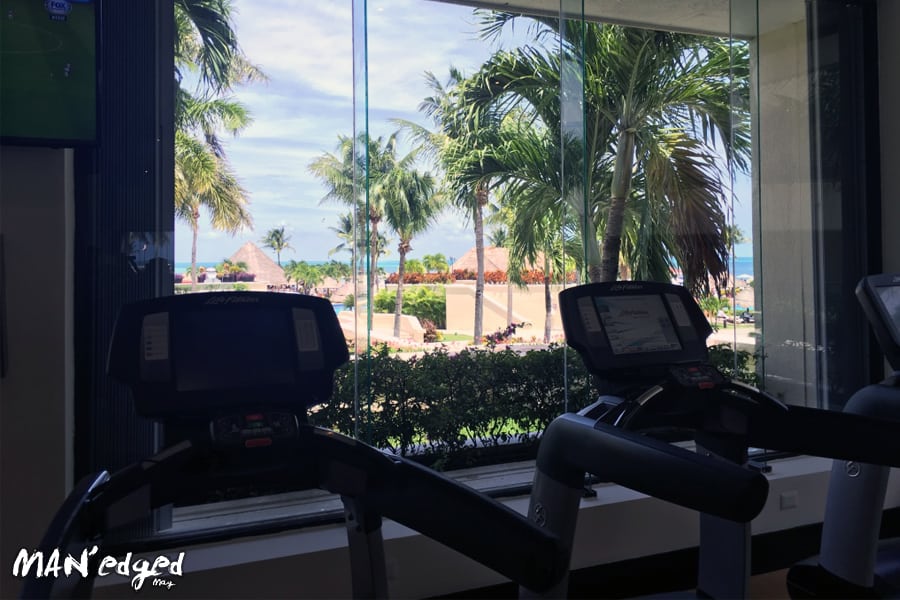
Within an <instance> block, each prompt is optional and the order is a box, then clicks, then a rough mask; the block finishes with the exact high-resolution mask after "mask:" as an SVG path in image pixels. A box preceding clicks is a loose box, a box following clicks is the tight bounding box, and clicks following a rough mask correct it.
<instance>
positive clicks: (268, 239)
mask: <svg viewBox="0 0 900 600" xmlns="http://www.w3.org/2000/svg"><path fill="white" fill-rule="evenodd" d="M290 240H291V236H289V235H285V234H284V226H283V225H282V226H281V227H275V228H273V229H270V230H269V232H268V233H267V234H266V236H265V237H264V238H263V239H262V245H263V246H265V247H266V248H270V249H272V250H273V251H274V252H275V256H276V258H277V260H278V266H279V267H280V266H281V253H282V252H283V251H284V250H287V249H288V248H290V249H291V250H293V247H292V246H291V245H290V243H289V242H290Z"/></svg>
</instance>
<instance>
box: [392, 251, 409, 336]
mask: <svg viewBox="0 0 900 600" xmlns="http://www.w3.org/2000/svg"><path fill="white" fill-rule="evenodd" d="M410 250H412V248H410V247H409V243H408V242H405V241H404V240H400V245H399V246H398V247H397V252H398V253H399V254H400V264H399V265H397V300H396V301H395V302H394V337H396V338H398V337H400V317H401V315H402V314H403V275H404V273H406V253H407V252H409V251H410Z"/></svg>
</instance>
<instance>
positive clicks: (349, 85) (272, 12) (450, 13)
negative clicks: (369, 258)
mask: <svg viewBox="0 0 900 600" xmlns="http://www.w3.org/2000/svg"><path fill="white" fill-rule="evenodd" d="M234 5H235V8H236V14H235V18H234V22H235V29H236V31H237V35H238V40H239V41H240V44H241V46H242V47H243V49H244V52H245V53H246V55H247V56H248V58H249V59H250V60H251V61H252V62H253V63H255V64H257V65H258V66H260V67H261V68H262V69H263V71H265V73H266V74H267V75H268V76H269V79H270V80H269V82H268V83H260V84H254V85H251V86H248V87H244V88H242V89H239V90H237V91H236V93H235V94H234V96H235V97H236V99H237V100H239V101H241V102H242V103H244V104H245V105H246V106H247V107H248V109H249V110H250V112H251V114H252V115H253V118H254V122H253V124H252V125H251V126H250V127H249V128H247V129H246V130H244V131H243V132H241V133H240V135H239V136H238V137H237V138H231V139H229V140H227V143H226V149H227V153H228V156H229V158H230V160H231V163H232V165H233V167H234V169H235V171H236V173H237V175H238V177H239V179H240V180H241V183H242V185H243V186H244V188H245V189H246V190H248V192H249V195H250V202H251V204H250V209H251V212H252V214H253V218H254V229H253V230H252V231H244V232H241V233H238V234H237V235H236V236H234V237H232V236H230V235H229V234H226V233H222V232H217V231H213V230H212V228H211V227H210V225H209V223H208V221H207V220H206V217H205V215H204V216H202V217H201V226H200V238H199V242H198V260H199V261H201V262H213V261H216V262H217V261H220V260H222V259H223V258H226V257H228V256H230V255H231V254H233V253H234V252H235V251H236V250H237V249H238V248H239V247H240V246H241V245H243V244H244V243H245V242H247V241H253V242H255V243H257V244H260V239H261V238H262V237H263V236H264V235H265V233H266V232H267V231H269V230H270V229H272V228H274V227H282V226H283V227H284V228H285V232H286V233H287V234H288V235H289V236H291V239H290V243H291V245H292V246H293V248H294V249H293V250H288V251H286V252H285V253H282V260H283V261H284V260H291V259H293V260H325V259H327V258H329V257H328V251H329V250H330V249H331V248H333V247H335V246H336V245H337V244H338V243H339V240H338V238H337V236H336V235H335V234H334V232H332V231H331V230H329V229H328V228H329V227H334V226H336V225H337V221H338V216H339V215H340V214H341V213H342V212H346V209H345V208H344V207H343V206H340V205H336V204H321V202H320V201H321V200H322V198H323V197H324V195H325V193H326V190H325V188H324V187H323V186H322V185H321V184H320V183H319V181H318V180H317V179H316V178H314V177H313V176H312V175H311V174H310V173H309V171H308V169H307V167H308V165H309V164H310V162H312V160H313V159H315V158H316V157H317V156H320V155H321V154H322V153H324V152H333V151H334V150H335V146H336V144H337V140H338V136H339V135H350V134H351V133H352V131H353V108H352V94H353V68H352V57H353V49H352V18H351V8H350V7H351V2H349V1H347V0H344V1H340V2H336V1H326V2H303V3H302V6H303V8H302V10H298V9H297V6H298V3H297V2H296V1H295V0H234ZM367 17H368V19H367V20H368V23H367V24H368V36H369V39H368V64H369V94H368V104H369V126H370V128H371V131H372V134H373V135H376V136H377V135H388V134H389V133H390V132H392V131H393V130H394V129H395V128H394V126H393V125H391V124H390V123H388V121H387V119H389V118H404V119H410V120H415V121H418V122H420V123H422V124H425V125H430V123H429V122H428V121H427V120H426V119H425V117H424V116H423V115H421V114H420V113H418V112H417V110H416V108H417V106H418V104H419V103H420V102H421V100H422V99H423V98H424V97H426V96H428V95H429V93H430V91H429V89H428V88H427V86H426V85H425V80H424V77H423V74H424V73H425V71H432V72H433V73H435V75H436V76H437V77H438V78H439V79H440V80H442V81H443V80H444V79H445V78H446V76H447V72H448V67H449V66H450V65H454V66H456V67H458V68H460V69H462V70H463V72H464V73H469V72H472V71H473V70H474V69H475V68H477V66H478V65H480V64H481V62H483V60H484V59H485V58H486V57H487V56H489V55H490V53H491V52H492V50H493V49H494V48H492V47H490V46H489V45H488V44H487V43H486V42H483V41H481V40H478V39H477V38H476V35H475V31H476V26H475V25H474V24H473V17H472V9H471V8H467V7H462V6H457V5H453V4H444V3H441V2H431V1H426V0H369V1H368V16H367ZM520 29H521V28H520ZM517 33H518V34H524V32H522V31H521V30H519V31H518V32H513V34H512V35H511V36H509V37H508V39H509V41H507V42H504V43H506V44H511V43H513V40H514V37H513V36H515V35H516V34H517ZM358 126H359V127H360V128H361V127H362V124H359V125H358ZM741 195H743V194H741ZM745 204H749V202H746V203H745ZM737 211H738V215H737V221H738V223H739V224H741V223H746V226H745V225H742V228H743V229H744V230H745V231H749V223H750V218H749V208H746V207H738V209H737ZM743 212H746V215H744V214H743ZM412 245H413V252H412V253H411V255H410V256H411V257H418V258H421V257H422V256H424V255H425V254H430V253H435V252H441V253H443V254H445V255H446V256H448V257H459V256H461V255H462V254H463V253H464V252H465V251H466V250H468V249H469V248H470V247H471V246H472V245H474V236H473V234H472V232H471V228H470V227H469V226H468V224H467V223H466V222H465V221H464V220H463V218H462V217H461V216H460V215H458V214H455V213H452V212H448V213H447V214H446V215H445V216H444V217H443V218H442V219H441V221H440V222H439V223H438V224H437V225H435V226H434V227H433V228H432V229H431V230H429V231H428V232H427V233H426V234H425V235H424V236H421V237H420V238H418V239H414V240H413V244H412ZM395 246H396V242H394V241H392V242H391V244H390V248H391V254H389V255H388V256H387V257H386V258H387V259H388V260H391V259H396V254H397V252H396V249H395ZM190 250H191V235H190V230H189V228H187V227H186V226H185V225H183V224H181V223H180V222H179V223H176V229H175V259H176V262H187V261H189V260H190ZM737 254H738V255H746V254H749V250H748V251H746V252H741V251H740V250H739V251H738V252H737ZM334 258H339V259H341V260H346V259H347V257H346V255H341V254H338V255H335V257H334Z"/></svg>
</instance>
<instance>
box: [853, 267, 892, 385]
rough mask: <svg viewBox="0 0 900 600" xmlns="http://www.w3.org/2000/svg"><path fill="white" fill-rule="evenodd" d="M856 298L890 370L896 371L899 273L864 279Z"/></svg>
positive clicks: (857, 290) (858, 288) (871, 276)
mask: <svg viewBox="0 0 900 600" xmlns="http://www.w3.org/2000/svg"><path fill="white" fill-rule="evenodd" d="M856 297H857V298H858V299H859V303H860V304H861V305H862V308H863V312H865V313H866V317H867V318H868V319H869V324H870V325H871V326H872V330H873V331H874V332H875V338H876V339H877V340H878V344H879V345H880V346H881V351H882V352H884V356H885V358H887V361H888V362H889V363H890V365H891V368H892V369H894V370H895V371H896V370H900V274H890V273H885V274H882V275H870V276H868V277H864V278H863V279H862V281H860V282H859V285H857V286H856Z"/></svg>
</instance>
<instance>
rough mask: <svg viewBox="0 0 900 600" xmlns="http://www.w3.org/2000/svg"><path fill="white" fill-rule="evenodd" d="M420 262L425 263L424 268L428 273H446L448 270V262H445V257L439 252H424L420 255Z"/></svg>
mask: <svg viewBox="0 0 900 600" xmlns="http://www.w3.org/2000/svg"><path fill="white" fill-rule="evenodd" d="M422 264H424V265H425V268H426V269H427V270H428V272H429V273H446V272H447V271H449V270H450V264H449V263H448V262H447V257H446V256H444V255H443V254H441V253H440V252H436V253H434V254H426V255H425V256H423V257H422Z"/></svg>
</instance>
